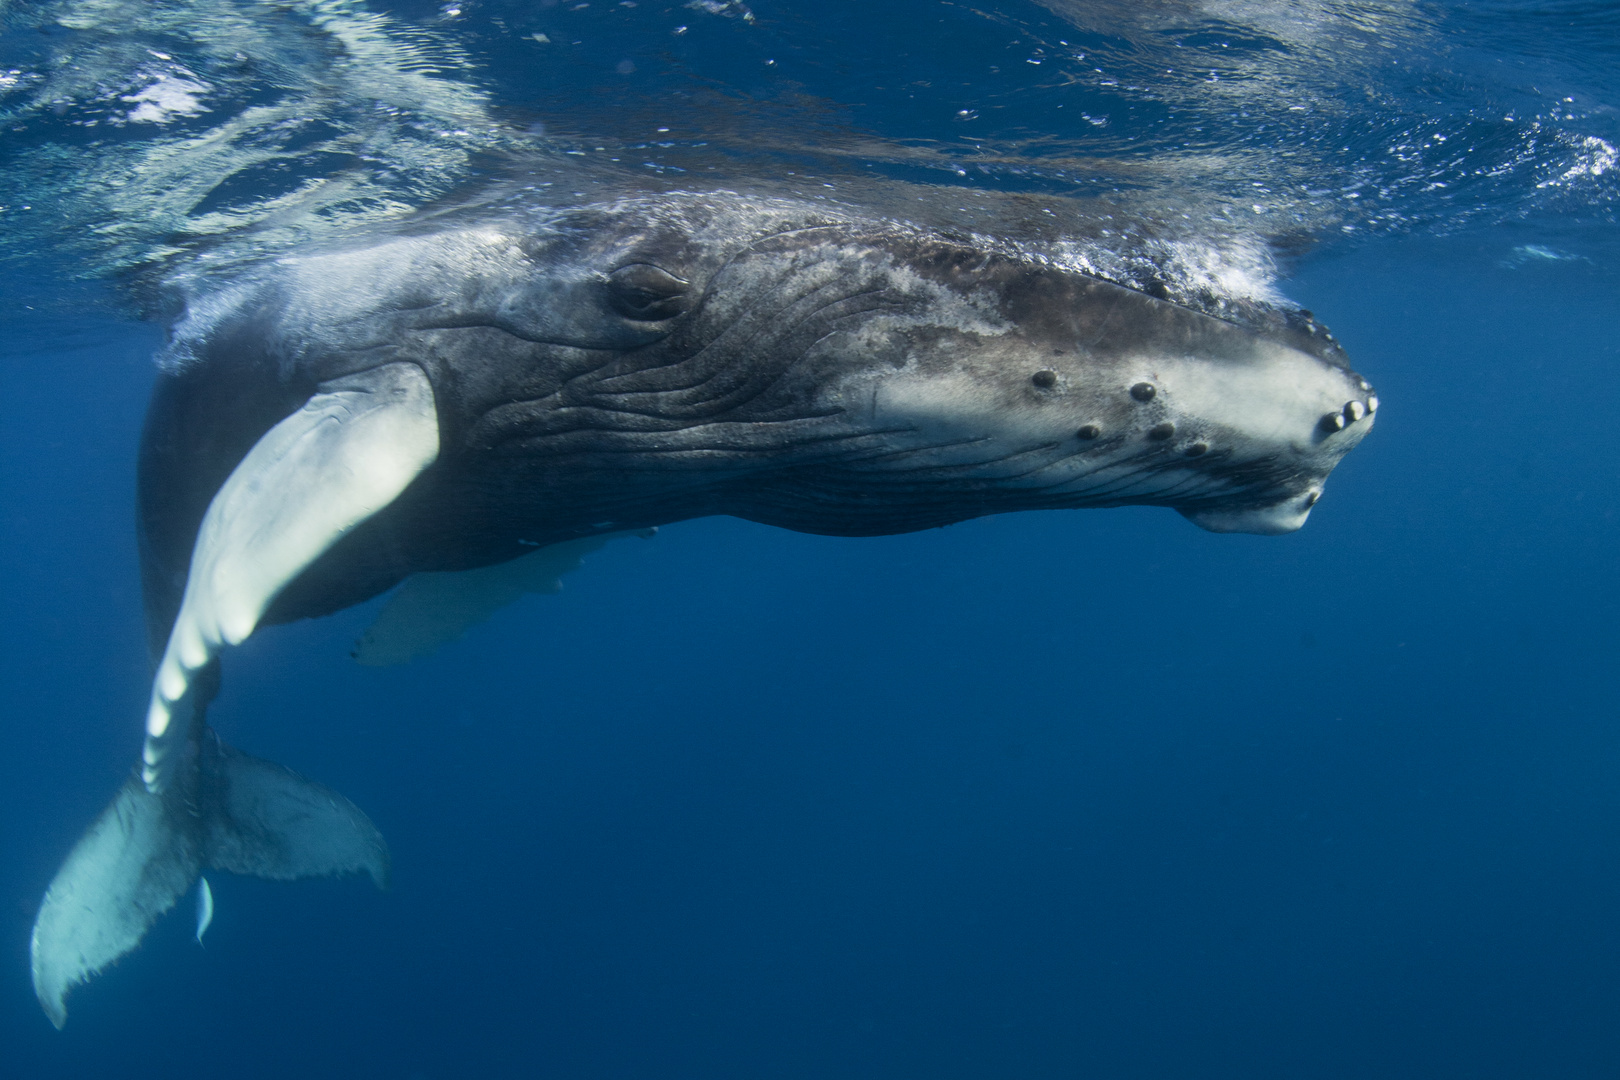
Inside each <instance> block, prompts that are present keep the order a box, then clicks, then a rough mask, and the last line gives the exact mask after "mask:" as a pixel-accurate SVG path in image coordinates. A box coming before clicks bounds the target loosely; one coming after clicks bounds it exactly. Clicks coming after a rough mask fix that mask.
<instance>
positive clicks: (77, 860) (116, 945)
mask: <svg viewBox="0 0 1620 1080" xmlns="http://www.w3.org/2000/svg"><path fill="white" fill-rule="evenodd" d="M202 734H203V738H202V739H201V740H200V742H199V743H198V744H196V747H195V750H194V751H193V753H192V755H191V757H192V760H191V762H190V764H191V768H189V769H186V768H182V769H181V770H180V772H181V773H182V775H183V781H182V782H180V783H174V784H171V785H169V786H167V787H166V788H165V789H164V790H163V791H162V792H161V793H158V794H153V793H152V792H150V791H148V790H147V788H146V785H145V784H144V783H142V781H141V778H140V776H139V775H138V773H137V774H134V775H131V776H130V778H129V779H128V780H126V781H125V782H124V786H123V787H121V788H119V789H118V794H117V795H115V796H113V800H112V802H111V803H109V804H108V805H107V808H106V809H105V810H103V811H102V812H101V815H100V816H99V817H97V818H96V820H95V822H94V823H93V824H92V825H91V826H90V828H89V829H88V830H87V831H86V832H85V834H84V836H83V837H81V838H80V839H79V842H78V843H77V844H75V845H74V847H73V850H72V851H71V852H70V853H69V854H68V857H67V859H66V861H64V862H63V863H62V868H61V869H60V870H58V871H57V873H56V877H55V879H54V880H52V882H51V886H50V888H49V889H48V890H46V892H45V900H44V902H43V903H41V904H40V908H39V916H38V917H37V918H36V919H35V920H34V936H33V943H32V954H33V968H34V992H35V993H36V994H38V995H39V1003H40V1005H41V1006H43V1007H44V1009H45V1014H46V1015H47V1016H49V1017H50V1018H51V1023H53V1024H55V1025H56V1026H57V1027H61V1026H62V1025H63V1024H65V1023H66V1022H67V1004H66V1002H67V994H68V991H70V990H71V989H73V987H75V986H77V985H78V984H80V983H82V982H85V981H86V980H88V979H89V978H90V977H91V976H93V975H95V974H96V973H98V972H99V971H101V970H102V969H103V968H105V967H106V966H107V965H108V964H111V963H112V962H113V961H114V960H117V959H118V958H119V957H120V956H123V955H124V954H125V953H127V952H129V951H130V950H131V949H133V948H135V946H136V945H138V944H140V941H141V938H142V937H144V936H145V934H146V931H147V930H148V929H149V928H150V927H151V925H152V924H153V923H154V922H155V921H157V918H158V916H160V915H162V914H163V913H164V912H166V911H168V910H169V909H170V908H171V907H173V906H174V904H175V901H176V900H178V899H179V898H180V897H181V896H182V895H184V894H185V892H186V891H187V890H188V889H190V888H191V886H192V884H193V883H194V882H195V881H196V880H197V876H198V875H199V874H200V873H202V871H203V870H207V869H213V870H226V871H230V872H233V873H237V874H249V875H252V876H255V877H263V878H273V879H277V880H290V879H293V878H303V877H320V876H324V875H329V874H346V873H357V872H359V871H365V872H366V873H369V874H370V875H371V877H372V879H373V880H374V881H376V883H377V885H378V887H379V888H386V887H387V884H388V846H387V845H386V844H385V843H384V842H383V838H382V834H381V833H379V832H378V831H377V828H376V826H374V825H372V823H371V820H370V819H369V818H367V817H366V815H365V814H364V813H362V812H361V811H360V808H359V807H357V806H355V805H354V804H353V803H351V802H350V801H349V800H348V799H345V798H344V797H343V796H341V795H339V794H338V793H337V792H335V791H332V790H331V789H330V788H326V787H323V786H322V785H320V784H317V783H314V782H313V781H310V780H305V779H304V778H303V777H301V776H299V775H297V774H296V773H294V772H292V771H290V770H288V769H284V768H282V767H281V766H280V765H275V764H272V763H271V762H268V761H263V760H261V759H259V758H255V757H250V756H249V755H247V754H244V753H242V752H241V751H239V750H234V749H232V748H231V747H229V746H226V745H225V744H224V743H222V742H220V741H219V739H218V738H217V737H215V736H214V734H213V732H212V730H210V729H208V728H203V729H202Z"/></svg>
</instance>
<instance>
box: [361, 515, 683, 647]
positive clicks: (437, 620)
mask: <svg viewBox="0 0 1620 1080" xmlns="http://www.w3.org/2000/svg"><path fill="white" fill-rule="evenodd" d="M655 532H657V530H656V529H641V530H637V531H633V532H616V533H604V534H603V535H601V536H590V537H586V538H585V539H583V540H565V541H564V542H562V543H560V544H551V545H549V546H547V547H543V548H540V549H539V550H537V551H534V552H531V553H530V554H528V555H524V556H523V557H522V558H518V559H512V560H511V561H509V562H503V563H497V564H496V565H494V566H483V567H479V568H478V569H476V570H458V571H430V572H427V573H422V574H412V575H411V576H410V577H409V578H407V579H405V583H404V584H403V585H401V586H400V587H399V589H398V590H397V591H396V592H395V593H394V595H393V596H391V597H389V598H388V603H386V604H384V605H383V609H382V611H380V612H378V613H377V620H376V621H375V622H373V623H372V624H371V626H370V627H368V628H367V629H366V632H365V633H363V634H361V635H360V638H359V640H357V641H356V642H355V643H354V650H353V651H352V652H351V653H350V654H349V655H351V656H353V657H354V659H355V660H356V661H357V662H359V663H361V664H365V665H366V666H367V667H387V666H388V665H390V664H403V663H405V662H406V661H408V660H415V659H416V658H417V657H419V656H426V655H427V654H428V653H430V652H432V651H433V650H434V649H437V648H438V647H439V646H440V645H444V644H447V643H449V642H452V641H455V640H456V639H457V638H459V637H460V636H461V635H462V634H465V633H466V632H467V631H468V630H470V629H471V628H472V627H474V626H477V625H478V624H479V623H481V622H483V621H484V620H485V619H487V618H489V617H490V616H491V615H493V614H495V613H496V612H497V611H499V610H500V609H501V608H503V607H506V606H507V605H508V604H511V603H513V602H515V601H516V600H518V599H519V598H520V597H522V596H524V595H526V594H528V593H554V592H559V591H561V589H562V577H563V575H564V574H569V573H572V572H574V571H575V570H578V569H579V568H580V566H581V565H582V564H583V562H584V559H585V556H587V555H589V554H590V553H591V552H593V551H596V550H598V549H599V548H601V547H602V546H604V545H605V544H606V543H607V542H608V541H609V540H617V539H619V538H620V537H623V536H640V537H650V536H652V535H653V534H654V533H655Z"/></svg>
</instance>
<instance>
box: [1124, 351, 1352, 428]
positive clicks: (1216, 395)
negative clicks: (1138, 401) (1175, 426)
mask: <svg viewBox="0 0 1620 1080" xmlns="http://www.w3.org/2000/svg"><path fill="white" fill-rule="evenodd" d="M1154 370H1155V372H1156V373H1158V375H1159V376H1160V377H1159V379H1158V382H1159V384H1160V387H1161V389H1162V390H1163V391H1164V392H1165V394H1166V395H1167V401H1168V403H1169V404H1170V405H1171V407H1172V408H1173V409H1174V410H1175V411H1176V412H1177V413H1180V414H1183V415H1186V416H1191V417H1196V418H1198V419H1200V420H1205V421H1210V422H1213V423H1217V424H1220V425H1222V426H1223V427H1226V428H1228V429H1229V430H1231V431H1233V432H1236V433H1237V434H1238V435H1239V436H1240V437H1242V438H1247V439H1252V440H1254V441H1256V442H1264V443H1271V444H1279V443H1280V444H1282V445H1283V446H1289V447H1292V448H1294V449H1296V450H1300V451H1304V450H1306V449H1308V447H1309V443H1310V436H1311V431H1312V429H1313V428H1315V426H1316V423H1317V418H1318V417H1321V416H1323V415H1324V414H1326V413H1330V412H1332V413H1337V412H1338V409H1339V408H1340V404H1341V403H1342V402H1343V401H1344V391H1345V389H1346V383H1347V382H1348V381H1349V380H1348V379H1347V377H1346V376H1345V374H1344V373H1343V372H1341V371H1339V370H1338V369H1336V368H1331V367H1328V366H1326V365H1324V364H1321V363H1318V362H1317V361H1315V360H1313V359H1311V358H1309V357H1307V356H1305V355H1303V354H1302V353H1299V352H1296V351H1295V350H1293V349H1288V348H1285V347H1283V346H1279V345H1271V344H1269V343H1264V342H1262V343H1257V345H1256V346H1255V350H1254V354H1253V358H1252V359H1250V360H1247V361H1245V362H1243V363H1221V364H1212V363H1210V362H1208V361H1207V360H1200V359H1198V358H1196V357H1177V358H1170V359H1164V360H1159V361H1157V362H1156V364H1155V367H1154Z"/></svg>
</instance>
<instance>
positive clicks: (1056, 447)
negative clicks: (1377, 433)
mask: <svg viewBox="0 0 1620 1080" xmlns="http://www.w3.org/2000/svg"><path fill="white" fill-rule="evenodd" d="M163 363H164V374H163V376H162V378H161V380H160V385H159V386H158V388H157V391H156V393H155V395H154V398H153V402H152V405H151V410H150V415H149V418H148V423H147V429H146V433H145V437H144V441H143V444H142V448H141V459H140V492H139V509H140V539H141V556H142V564H143V574H144V586H145V590H146V599H147V610H148V620H149V627H150V632H151V640H152V646H153V650H154V654H155V655H157V656H159V657H160V658H161V659H160V662H159V669H158V674H157V677H156V679H155V681H154V690H153V705H152V710H151V712H150V714H149V716H148V722H147V740H146V747H145V750H144V751H143V760H142V767H141V770H140V775H139V776H138V777H136V778H132V779H131V781H130V782H129V783H128V784H126V786H125V788H124V789H123V790H122V791H120V793H119V795H118V797H117V799H115V801H114V804H113V806H112V807H109V809H108V811H107V812H106V813H104V814H103V817H102V818H101V819H100V820H98V822H97V824H96V825H95V826H93V827H92V830H91V832H90V833H89V834H87V836H86V838H85V839H84V840H82V841H81V842H80V845H79V847H78V848H76V849H75V851H74V853H73V855H71V856H70V857H69V859H68V862H67V864H65V865H64V867H63V870H62V872H61V873H60V874H59V875H58V878H57V880H56V881H55V882H53V884H52V886H51V891H50V892H49V893H47V896H46V900H45V904H44V906H43V907H42V909H41V913H40V918H39V922H38V923H37V924H36V928H35V937H34V963H35V983H36V989H37V990H38V991H39V995H40V999H41V1001H42V1003H43V1004H44V1005H45V1008H46V1011H47V1013H48V1014H50V1015H51V1017H52V1019H53V1020H55V1021H57V1022H58V1023H59V1024H60V1023H61V1022H62V1020H63V1019H64V1018H65V1015H66V1013H65V1004H64V999H65V995H66V993H67V991H68V990H69V989H70V988H71V987H72V986H73V985H75V984H76V983H78V982H81V981H83V980H84V979H86V978H88V977H89V976H90V975H92V974H94V973H95V972H96V971H97V970H99V969H100V968H101V967H103V966H105V964H107V963H109V962H111V961H112V960H113V959H116V957H117V956H119V955H121V954H122V953H123V952H126V951H128V949H130V948H133V947H134V945H135V944H136V943H138V941H139V940H140V936H141V935H142V934H143V933H144V932H145V929H146V927H147V926H148V925H150V922H151V921H152V920H153V919H155V918H156V917H157V915H158V914H161V913H162V911H164V910H166V909H167V907H168V906H170V905H172V903H173V902H174V900H175V899H176V898H177V897H178V896H179V895H180V894H181V893H183V892H184V891H185V889H186V888H189V887H190V885H191V883H192V881H193V880H195V878H196V876H197V874H198V873H199V872H200V871H201V870H202V869H206V868H208V867H210V866H218V867H222V868H224V869H231V870H237V871H239V872H249V873H260V874H263V875H266V876H276V877H294V876H302V875H305V874H313V873H331V872H339V871H352V870H361V869H364V870H369V871H370V872H372V873H373V875H374V876H376V877H377V878H378V880H379V881H381V880H382V877H383V875H384V873H385V872H386V850H385V849H384V848H383V847H382V844H381V839H380V837H378V836H377V835H376V832H375V830H374V829H372V828H371V826H370V823H369V822H368V821H366V819H365V816H364V815H363V814H361V813H360V812H359V811H358V810H357V809H355V808H354V807H352V805H350V804H349V803H348V802H347V801H346V800H343V799H342V798H341V796H337V795H335V794H334V793H331V792H328V791H326V790H325V789H323V788H318V786H316V785H312V784H309V783H308V782H307V781H303V780H300V779H299V778H297V777H295V776H293V775H292V774H290V773H286V772H285V770H279V767H277V766H272V765H269V764H268V763H264V762H257V761H255V760H254V759H251V758H248V757H247V756H246V755H242V754H240V753H238V752H236V751H233V750H231V749H230V748H228V747H223V746H220V745H219V744H218V743H217V740H215V739H214V738H213V737H212V735H211V733H210V732H209V731H208V729H207V728H206V726H205V724H204V720H203V716H204V712H205V706H206V704H207V701H208V699H209V698H210V697H211V696H212V693H213V690H214V687H215V686H216V685H217V672H218V659H217V658H218V655H219V653H220V651H221V650H222V648H223V647H224V646H225V645H228V644H234V643H236V642H239V641H240V640H242V639H243V638H245V637H246V636H247V635H248V634H250V633H251V632H252V631H253V629H254V628H255V627H257V626H260V625H264V624H266V623H270V622H282V621H288V620H292V619H298V618H304V617H310V616H317V615H321V614H325V613H329V612H333V611H337V610H339V609H342V608H344V607H347V606H349V605H351V604H355V603H358V602H360V601H362V600H365V599H367V598H369V597H371V596H374V595H376V594H378V593H380V592H382V591H384V590H386V589H389V588H390V587H392V586H394V585H396V584H397V583H399V582H400V581H402V580H403V579H405V578H406V577H407V576H409V575H411V574H415V573H420V572H425V571H446V570H466V569H471V568H476V567H482V566H487V565H490V564H495V563H500V562H502V561H504V560H510V559H513V558H516V557H518V556H520V555H524V554H527V553H529V552H532V551H533V550H534V549H535V547H536V546H546V545H551V544H556V543H561V542H564V541H570V540H576V539H579V538H583V537H590V536H595V535H600V534H605V533H611V532H619V531H623V530H629V529H644V528H648V527H652V526H657V525H662V524H665V523H669V522H674V521H679V520H683V519H686V518H693V517H699V516H703V515H709V514H731V515H735V516H738V517H744V518H748V519H750V520H754V521H759V522H764V523H768V524H773V525H780V526H783V527H786V528H790V529H796V530H800V531H805V532H815V533H827V534H836V535H850V536H854V535H874V534H882V533H896V532H904V531H909V530H914V529H922V528H928V527H933V526H939V525H945V524H948V523H951V522H955V521H961V520H964V519H967V518H972V517H978V516H981V515H985V514H993V513H1002V512H1005V511H1010V510H1024V509H1037V508H1061V507H1103V506H1121V505H1126V504H1151V505H1160V506H1167V507H1172V508H1174V509H1176V510H1179V511H1180V512H1181V513H1182V514H1184V515H1186V516H1187V517H1188V518H1190V519H1191V520H1193V521H1194V522H1196V523H1198V524H1200V525H1202V526H1204V527H1206V528H1209V529H1212V530H1216V531H1248V532H1260V533H1279V532H1287V531H1290V530H1293V529H1296V528H1298V527H1299V526H1300V525H1301V524H1303V522H1304V521H1305V519H1306V517H1307V516H1308V514H1309V513H1310V509H1311V507H1312V506H1313V505H1314V504H1315V502H1316V501H1317V499H1318V498H1319V497H1320V494H1321V490H1322V484H1323V481H1324V480H1325V479H1326V477H1327V475H1328V473H1329V472H1331V471H1332V469H1333V468H1334V466H1335V465H1336V464H1337V463H1338V461H1339V460H1340V458H1342V457H1343V456H1344V454H1345V453H1346V452H1347V451H1348V450H1349V449H1350V448H1351V447H1353V446H1354V445H1355V444H1356V443H1357V442H1358V441H1360V439H1361V438H1362V437H1363V436H1364V435H1365V434H1366V432H1367V431H1368V430H1369V429H1370V427H1371V424H1372V421H1373V416H1374V414H1375V412H1376V410H1377V407H1378V402H1377V399H1376V397H1374V396H1373V394H1372V390H1371V387H1370V386H1369V385H1368V384H1367V382H1366V381H1365V380H1363V379H1362V378H1361V377H1360V376H1358V375H1357V374H1356V373H1355V372H1353V371H1351V370H1350V368H1349V367H1348V365H1347V363H1346V361H1345V358H1344V355H1343V353H1342V352H1341V350H1340V349H1339V347H1338V345H1337V344H1336V343H1335V342H1334V341H1333V339H1332V338H1331V336H1330V335H1328V334H1327V333H1326V331H1325V330H1323V329H1322V328H1320V327H1319V326H1317V325H1316V324H1315V323H1314V321H1313V320H1312V319H1311V318H1309V317H1308V316H1306V315H1303V314H1292V315H1289V314H1282V313H1272V314H1270V315H1265V316H1263V317H1250V318H1248V319H1246V320H1245V321H1244V322H1242V323H1238V322H1233V321H1227V320H1224V319H1221V318H1216V317H1213V316H1211V315H1209V314H1205V313H1202V312H1200V311H1195V310H1192V309H1190V308H1187V307H1182V306H1178V305H1176V304H1174V303H1171V302H1168V301H1167V300H1163V299H1159V298H1156V297H1154V296H1150V295H1147V294H1146V293H1143V292H1138V291H1133V290H1131V289H1128V288H1124V287H1121V286H1119V285H1116V284H1113V283H1110V282H1107V281H1103V280H1100V279H1098V278H1095V277H1091V276H1088V275H1085V274H1082V273H1079V272H1075V271H1073V270H1068V269H1064V268H1062V267H1061V266H1059V265H1057V264H1055V263H1054V262H1053V261H1051V260H1049V259H1046V258H1043V257H1041V256H1040V255H1039V254H1032V253H1027V252H1022V251H1020V250H1018V249H1016V248H1014V247H1012V246H1010V245H1002V244H999V243H996V242H994V241H987V240H983V239H979V238H960V237H947V236H943V235H939V234H936V233H932V232H929V231H927V230H924V229H920V228H913V227H909V226H905V225H902V224H898V223H895V222H893V221H889V220H883V219H876V218H872V219H867V218H862V217H860V216H857V215H853V214H851V215H847V216H846V215H843V214H841V213H839V212H837V211H834V210H831V209H829V208H827V207H825V206H819V205H815V204H810V203H798V202H792V201H780V200H768V199H749V198H747V197H744V196H740V195H735V194H728V193H708V194H702V195H691V194H682V195H666V196H657V197H648V198H643V199H633V200H626V201H623V202H619V203H614V204H607V205H598V206H591V207H585V208H581V209H577V210H571V211H565V212H556V213H552V214H550V215H548V216H546V217H544V218H540V219H534V218H520V217H513V218H511V219H506V220H502V219H494V220H482V221H476V222H469V223H450V222H441V223H439V224H437V225H431V226H424V227H423V228H422V230H421V231H419V232H417V233H414V234H409V235H398V236H393V237H388V238H384V239H379V240H377V241H375V242H373V243H370V244H368V245H364V246H357V247H354V248H350V249H345V250H335V251H328V252H323V253H316V254H309V255H304V256H300V257H297V258H289V259H284V260H281V261H280V262H278V263H276V264H275V265H273V266H269V267H266V268H265V269H263V270H262V271H261V272H259V273H257V274H256V275H254V276H252V277H251V278H249V279H247V280H244V281H241V282H239V283H237V284H236V285H234V286H232V287H231V288H229V289H226V290H222V291H220V292H218V293H215V294H212V295H209V296H205V297H199V298H196V299H195V300H194V301H193V302H192V304H191V305H190V307H189V309H188V311H187V314H186V316H185V317H184V318H183V319H182V320H181V321H180V322H179V323H178V324H177V325H176V327H175V330H174V335H173V340H172V343H171V345H170V347H169V349H168V351H167V354H166V355H165V357H164V358H163ZM313 805H319V806H321V807H324V808H325V809H324V810H323V812H322V814H321V816H319V818H318V819H317V821H316V824H315V825H310V824H307V823H306V824H305V825H304V826H303V827H302V828H301V831H299V830H292V829H291V826H290V825H289V824H288V822H289V821H291V820H293V819H294V818H295V817H297V814H296V813H295V811H296V810H297V808H299V807H303V806H313ZM300 820H303V819H300ZM295 833H296V835H295ZM177 853H178V854H177ZM109 928H111V929H109Z"/></svg>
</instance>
